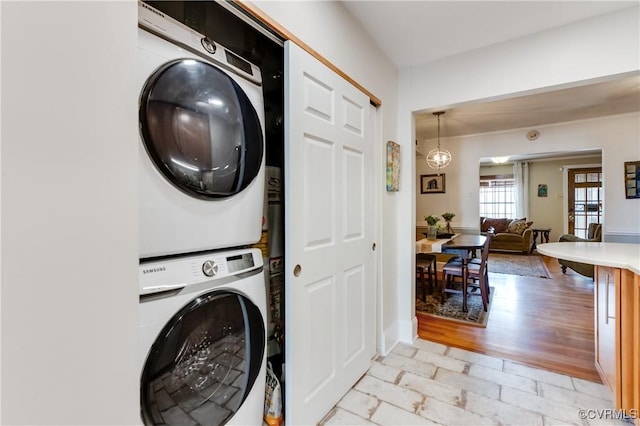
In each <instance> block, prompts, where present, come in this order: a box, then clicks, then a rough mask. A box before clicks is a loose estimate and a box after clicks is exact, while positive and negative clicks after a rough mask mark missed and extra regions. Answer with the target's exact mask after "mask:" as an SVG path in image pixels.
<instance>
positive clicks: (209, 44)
mask: <svg viewBox="0 0 640 426" xmlns="http://www.w3.org/2000/svg"><path fill="white" fill-rule="evenodd" d="M200 43H202V47H204V50H206V51H207V52H209V53H211V54H212V55H213V54H214V53H216V49H217V47H216V44H215V43H214V41H213V40H211V39H210V38H209V37H203V38H202V40H200Z"/></svg>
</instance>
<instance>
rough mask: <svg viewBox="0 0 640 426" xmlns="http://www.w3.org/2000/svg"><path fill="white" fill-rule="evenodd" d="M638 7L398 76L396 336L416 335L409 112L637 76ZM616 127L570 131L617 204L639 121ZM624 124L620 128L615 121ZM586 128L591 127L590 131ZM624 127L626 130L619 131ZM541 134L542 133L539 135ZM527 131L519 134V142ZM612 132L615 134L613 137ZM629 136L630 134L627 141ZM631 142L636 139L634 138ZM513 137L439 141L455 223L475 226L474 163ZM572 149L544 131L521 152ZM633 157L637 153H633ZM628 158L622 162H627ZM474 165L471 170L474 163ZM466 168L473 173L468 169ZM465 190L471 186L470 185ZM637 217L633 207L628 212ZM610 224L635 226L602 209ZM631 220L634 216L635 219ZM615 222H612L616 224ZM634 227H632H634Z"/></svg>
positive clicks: (499, 151) (507, 150)
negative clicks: (594, 160)
mask: <svg viewBox="0 0 640 426" xmlns="http://www.w3.org/2000/svg"><path fill="white" fill-rule="evenodd" d="M639 10H640V7H637V6H636V7H633V8H628V9H624V10H622V11H619V12H615V13H611V14H607V15H602V16H600V17H596V18H593V19H588V20H584V21H580V22H578V23H576V24H573V25H568V26H565V27H562V28H558V29H554V30H550V31H546V32H542V33H538V34H534V35H531V36H528V37H523V38H520V39H517V40H513V41H509V42H505V43H502V44H500V45H495V46H491V47H488V48H484V49H478V50H475V51H471V52H468V53H464V54H460V55H456V56H452V57H449V58H445V59H442V60H440V61H438V62H434V63H429V64H425V65H422V66H416V67H410V68H407V69H403V70H401V71H400V88H399V94H398V99H399V106H398V110H399V116H398V135H399V136H398V140H399V141H400V143H401V145H402V146H403V147H404V148H405V149H404V150H403V151H402V159H401V161H402V162H403V164H405V165H407V167H406V168H404V169H403V170H401V178H400V183H401V185H403V186H404V187H409V188H411V190H410V191H408V192H404V193H401V197H400V198H401V199H400V200H399V203H400V204H402V205H405V206H408V207H410V208H407V209H406V210H404V211H402V212H400V213H399V214H398V220H399V222H400V223H402V224H403V225H402V226H403V229H401V230H398V233H397V235H398V277H397V279H398V282H399V283H400V285H399V289H400V292H401V293H400V294H399V295H398V298H399V303H400V307H399V314H400V320H399V321H400V324H401V326H402V327H405V328H403V329H401V330H400V336H401V338H402V339H403V340H405V341H410V340H411V339H412V338H413V336H415V335H416V330H415V327H414V328H413V329H410V328H409V326H408V325H409V324H415V314H414V311H415V309H414V303H415V302H414V294H413V293H414V289H413V286H411V285H410V284H409V283H412V282H413V280H414V277H413V273H412V271H413V267H414V254H413V253H414V248H415V244H414V241H413V238H414V237H415V229H414V223H415V210H416V209H415V206H416V200H415V183H416V168H415V167H416V166H415V159H414V149H413V141H414V140H415V131H414V127H413V117H412V114H413V112H415V111H423V110H431V109H445V108H447V107H450V106H452V105H456V104H460V103H465V102H480V101H483V100H490V99H499V98H506V97H512V96H515V95H522V94H524V93H535V92H542V91H548V90H553V89H557V88H560V87H571V86H576V85H580V84H585V83H586V82H594V81H604V80H607V79H611V78H613V76H616V75H621V74H629V73H633V72H638V70H639V68H640V22H639V20H638V14H639ZM627 120H629V121H625V122H624V125H623V127H622V128H618V127H615V124H614V123H611V122H610V123H608V124H604V125H602V126H598V128H597V129H596V134H588V132H587V131H586V130H585V128H575V129H574V130H573V131H572V133H573V136H574V139H573V140H583V141H586V142H585V147H594V148H603V151H604V154H603V167H604V168H606V169H607V170H610V171H611V173H612V175H611V176H610V177H608V178H607V182H605V189H606V191H607V194H608V196H610V197H612V198H613V199H619V198H620V194H621V193H622V190H623V188H622V187H620V188H618V185H616V184H615V183H616V182H615V179H614V176H615V175H614V174H613V173H614V170H615V169H616V168H617V167H619V166H620V165H621V164H622V162H623V161H629V157H630V156H631V157H632V158H633V157H635V158H638V152H637V149H638V148H637V147H638V143H637V141H638V133H637V132H638V126H637V122H633V120H632V119H627ZM621 124H622V123H621ZM589 128H590V127H589ZM624 130H626V131H628V133H627V134H624ZM545 131H546V130H545ZM525 133H526V130H523V131H522V135H521V136H522V137H523V138H524V134H525ZM613 135H615V136H618V137H612V136H613ZM627 135H628V137H627ZM634 137H635V139H634ZM623 139H626V143H627V144H630V146H631V148H629V149H631V152H629V151H628V150H621V149H616V148H611V149H606V147H607V146H615V147H619V146H620V145H617V144H618V143H619V141H621V140H623ZM513 143H514V139H513V138H509V137H505V136H503V137H497V136H495V135H491V136H488V135H487V136H478V137H477V144H475V145H476V148H475V149H473V148H472V147H473V146H474V144H466V143H465V144H464V147H463V146H462V144H461V143H459V144H457V143H453V142H451V143H450V142H449V141H447V140H446V139H444V140H442V144H443V145H444V146H446V148H447V149H450V150H455V152H452V154H453V156H454V159H455V160H454V161H453V162H452V163H451V165H449V166H448V167H447V169H446V173H447V187H448V188H463V189H462V190H460V191H458V193H457V195H456V199H455V200H451V201H450V203H451V205H453V203H454V202H455V203H458V205H460V206H464V212H461V214H462V216H461V217H460V218H456V219H458V220H459V221H461V222H462V225H463V226H477V225H476V222H477V217H478V203H477V200H478V197H477V195H476V190H474V189H473V188H476V187H477V183H476V181H477V176H478V168H477V164H478V159H479V158H480V157H487V156H491V155H508V154H512V153H514V147H513V146H512V144H513ZM568 145H573V141H567V140H566V139H564V138H562V137H560V136H559V135H557V134H556V133H555V131H554V130H550V131H549V134H548V136H547V137H546V139H542V136H541V139H539V140H537V141H536V144H535V145H533V146H532V148H529V149H527V150H526V152H531V151H532V150H535V151H536V152H545V151H548V152H555V151H558V150H561V149H563V148H562V147H563V146H568ZM634 153H635V155H634ZM625 159H626V160H625ZM474 165H475V166H474ZM471 170H472V171H471ZM470 185H471V186H470ZM631 208H632V209H633V211H636V212H637V208H636V207H635V206H633V207H631ZM609 214H613V217H611V216H607V219H606V220H607V221H608V223H609V224H610V226H615V227H617V229H615V230H614V229H610V230H609V231H610V232H613V231H616V232H618V231H622V230H629V229H634V223H632V222H633V221H632V220H631V219H629V218H627V217H625V218H621V217H620V214H615V213H613V212H610V211H609V209H607V215H609ZM636 217H637V216H636ZM618 218H619V219H620V221H617V220H616V219H618ZM635 229H637V227H636V228H635Z"/></svg>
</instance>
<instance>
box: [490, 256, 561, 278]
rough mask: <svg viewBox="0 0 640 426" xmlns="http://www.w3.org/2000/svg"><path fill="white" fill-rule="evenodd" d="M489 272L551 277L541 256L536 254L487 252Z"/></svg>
mask: <svg viewBox="0 0 640 426" xmlns="http://www.w3.org/2000/svg"><path fill="white" fill-rule="evenodd" d="M487 265H488V268H489V272H493V273H494V274H510V275H522V276H526V277H537V278H547V279H549V278H551V275H549V271H548V270H547V267H546V266H545V265H544V261H543V260H542V257H540V256H539V255H537V254H531V255H525V254H511V253H495V252H491V253H489V259H488V262H487Z"/></svg>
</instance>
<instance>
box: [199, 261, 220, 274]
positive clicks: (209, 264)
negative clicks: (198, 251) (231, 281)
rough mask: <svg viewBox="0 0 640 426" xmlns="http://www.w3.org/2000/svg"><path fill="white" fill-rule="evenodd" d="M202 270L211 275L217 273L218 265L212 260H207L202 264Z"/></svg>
mask: <svg viewBox="0 0 640 426" xmlns="http://www.w3.org/2000/svg"><path fill="white" fill-rule="evenodd" d="M202 272H203V273H204V274H205V275H206V276H208V277H213V276H214V275H215V274H217V273H218V265H216V262H214V261H213V260H207V261H206V262H204V263H203V264H202Z"/></svg>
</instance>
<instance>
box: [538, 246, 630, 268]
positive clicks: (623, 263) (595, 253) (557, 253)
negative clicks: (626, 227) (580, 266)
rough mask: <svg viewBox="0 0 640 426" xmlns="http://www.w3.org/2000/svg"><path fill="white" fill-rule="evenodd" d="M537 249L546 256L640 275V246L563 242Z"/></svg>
mask: <svg viewBox="0 0 640 426" xmlns="http://www.w3.org/2000/svg"><path fill="white" fill-rule="evenodd" d="M536 249H537V250H538V253H540V254H544V255H545V256H551V257H555V258H558V259H566V260H573V261H575V262H582V263H590V264H592V265H600V266H611V267H613V268H622V269H629V270H630V271H633V272H634V273H636V274H638V275H640V244H625V243H590V242H562V243H546V244H538V245H537V246H536Z"/></svg>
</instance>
